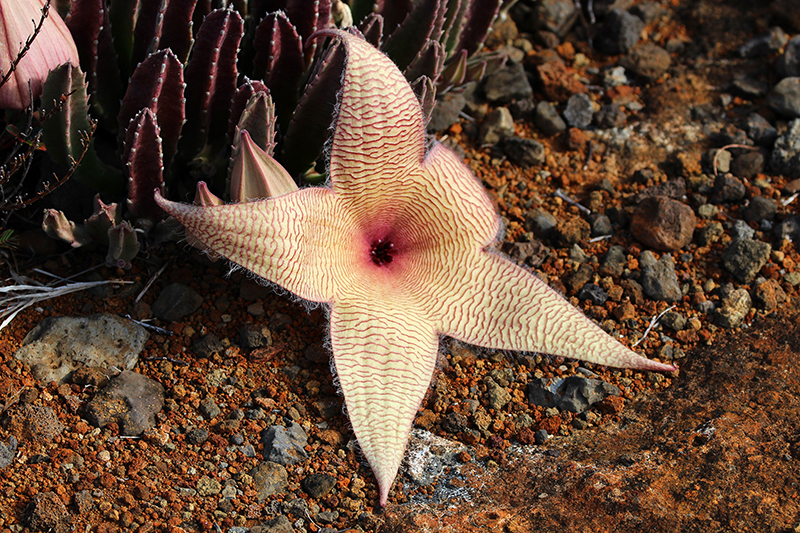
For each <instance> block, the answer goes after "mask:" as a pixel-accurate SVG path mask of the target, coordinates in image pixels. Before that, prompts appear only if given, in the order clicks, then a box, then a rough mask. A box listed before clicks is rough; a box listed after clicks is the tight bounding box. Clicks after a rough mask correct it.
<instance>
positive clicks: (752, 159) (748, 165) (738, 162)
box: [730, 150, 766, 179]
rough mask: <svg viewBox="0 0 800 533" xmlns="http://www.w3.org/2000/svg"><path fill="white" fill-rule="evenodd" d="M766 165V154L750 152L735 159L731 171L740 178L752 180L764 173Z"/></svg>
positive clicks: (756, 151)
mask: <svg viewBox="0 0 800 533" xmlns="http://www.w3.org/2000/svg"><path fill="white" fill-rule="evenodd" d="M765 165H766V162H765V160H764V154H762V153H761V152H760V151H758V150H748V151H747V152H745V153H743V154H740V155H738V156H736V158H734V160H733V161H732V162H731V168H730V170H731V173H732V174H733V175H734V176H736V177H738V178H744V179H750V178H752V177H754V176H755V175H756V174H760V173H762V172H764V167H765Z"/></svg>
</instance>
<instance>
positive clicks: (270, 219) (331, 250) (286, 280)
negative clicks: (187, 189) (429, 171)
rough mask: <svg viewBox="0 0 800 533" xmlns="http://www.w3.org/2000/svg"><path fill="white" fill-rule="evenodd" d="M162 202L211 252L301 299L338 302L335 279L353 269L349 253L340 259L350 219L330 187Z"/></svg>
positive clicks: (158, 195)
mask: <svg viewBox="0 0 800 533" xmlns="http://www.w3.org/2000/svg"><path fill="white" fill-rule="evenodd" d="M156 201H157V202H158V205H160V206H161V208H162V209H164V210H165V211H166V212H168V213H169V214H171V215H172V216H174V217H175V218H177V219H178V220H180V221H181V223H182V224H183V225H184V226H185V227H186V230H187V232H189V233H191V234H192V235H193V236H194V237H195V238H197V239H198V240H199V241H200V242H201V243H203V244H204V245H205V246H207V247H208V248H210V249H211V250H213V251H215V252H217V253H219V254H220V255H222V256H224V257H226V258H228V259H230V260H231V261H233V262H234V263H236V264H238V265H241V266H243V267H244V268H246V269H248V270H250V271H251V272H254V273H255V274H258V275H259V276H261V277H262V278H265V279H267V280H269V281H271V282H273V283H277V284H278V285H280V286H281V287H283V288H285V289H287V290H289V291H291V292H293V293H294V294H296V295H297V296H299V297H301V298H305V299H306V300H311V301H313V302H331V301H332V299H333V292H334V283H333V280H335V279H337V278H339V277H342V276H343V274H342V273H341V271H342V270H344V269H346V268H347V261H346V260H345V258H344V257H343V260H342V261H341V262H335V261H334V259H337V258H338V257H340V255H341V254H339V253H338V250H339V249H340V248H341V243H340V241H341V239H340V236H341V235H342V234H343V232H346V231H348V229H347V228H346V224H347V221H348V217H347V214H346V213H343V212H341V210H340V209H338V208H337V205H336V202H335V199H334V196H333V194H331V192H330V191H329V190H326V189H322V188H313V189H303V190H301V191H297V192H295V193H290V194H285V195H283V196H281V197H280V198H274V199H270V200H263V201H258V202H249V203H244V204H231V205H224V206H218V207H199V206H192V205H186V204H179V203H176V202H170V201H168V200H165V199H164V198H162V197H161V195H160V194H158V193H156Z"/></svg>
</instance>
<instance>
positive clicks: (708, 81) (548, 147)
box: [0, 0, 800, 533]
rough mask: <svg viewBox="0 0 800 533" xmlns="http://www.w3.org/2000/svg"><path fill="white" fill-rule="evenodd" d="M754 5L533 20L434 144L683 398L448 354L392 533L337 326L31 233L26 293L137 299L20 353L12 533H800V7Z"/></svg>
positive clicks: (24, 320)
mask: <svg viewBox="0 0 800 533" xmlns="http://www.w3.org/2000/svg"><path fill="white" fill-rule="evenodd" d="M753 4H754V3H753V2H739V1H722V0H719V1H714V0H701V1H690V0H671V1H665V2H663V3H660V2H650V1H645V2H635V1H633V0H630V1H625V0H618V1H616V2H614V4H613V6H610V7H609V6H608V2H599V1H596V2H594V13H593V14H594V15H596V17H597V20H596V21H593V20H592V15H593V14H592V13H589V12H588V11H584V12H582V14H579V13H578V12H577V11H575V7H574V3H573V2H571V1H552V2H541V6H540V7H537V8H534V7H533V3H531V2H520V3H519V4H518V5H517V6H516V7H515V8H514V9H513V10H512V11H511V17H510V18H509V19H507V20H501V21H499V22H498V24H497V25H496V29H495V31H494V33H493V34H492V36H491V38H490V39H489V41H488V43H487V44H488V46H489V47H491V48H493V49H500V48H505V50H506V52H507V53H508V55H509V57H511V58H512V59H513V60H514V61H513V62H512V63H511V64H510V65H509V66H508V67H507V68H505V69H503V70H501V71H499V72H497V73H495V74H493V75H491V76H489V77H488V78H487V80H486V81H485V83H484V84H483V85H481V86H480V87H477V88H474V89H473V90H468V91H466V92H465V93H463V94H456V93H453V94H448V95H444V96H443V97H442V98H441V102H440V104H439V105H438V106H437V108H436V109H435V112H434V116H433V118H432V122H431V129H432V131H434V132H435V133H436V135H437V137H439V138H440V139H443V142H446V143H448V144H449V145H451V146H453V147H455V148H456V149H458V150H460V151H462V153H463V156H464V159H465V161H466V162H467V163H468V164H469V165H470V167H471V168H472V169H473V170H474V171H475V173H476V174H477V175H478V176H479V177H480V178H481V180H482V181H483V182H484V184H485V185H486V187H487V190H488V191H489V194H490V195H491V197H492V198H493V200H495V201H496V203H497V207H498V209H499V211H500V212H501V214H502V215H503V217H504V218H505V221H506V233H505V238H504V241H503V243H502V245H501V246H500V248H501V251H502V252H503V253H505V254H507V255H508V256H509V257H511V258H513V259H514V260H516V261H518V262H519V263H520V264H523V265H526V266H528V267H530V268H532V269H534V270H536V271H537V272H538V273H540V274H541V275H542V277H544V278H545V279H546V280H547V281H548V282H549V283H550V284H551V286H553V287H555V288H557V289H558V290H560V291H561V292H563V293H564V294H565V296H566V297H567V298H569V299H570V300H571V301H572V302H573V303H574V304H575V305H577V306H578V307H580V308H581V309H583V310H584V312H586V314H587V315H589V316H590V317H592V318H593V319H595V320H597V321H598V322H599V323H601V324H602V325H603V327H604V328H606V329H607V330H608V331H610V332H612V333H613V334H615V335H617V336H619V337H620V338H621V339H622V340H623V342H627V343H630V344H633V343H638V344H637V348H636V349H637V350H639V351H640V352H641V353H644V354H646V355H647V356H648V357H651V358H657V359H660V360H664V361H670V362H673V363H675V364H676V365H678V366H679V367H680V370H679V371H678V372H676V373H674V375H663V374H654V373H637V372H631V371H619V370H614V369H608V368H602V367H596V366H592V365H589V364H581V365H579V364H578V363H575V362H572V361H565V360H560V359H553V358H549V357H547V356H545V355H539V354H517V353H496V352H492V351H487V350H479V349H476V348H474V347H472V346H465V345H461V344H458V343H454V342H449V341H447V340H445V342H444V343H443V345H442V352H441V354H442V357H441V362H440V371H439V373H438V375H437V378H436V381H435V382H434V384H433V385H432V387H431V392H430V394H429V396H428V398H427V399H426V401H425V402H424V404H423V405H422V406H421V408H420V413H419V416H418V418H417V421H416V429H415V431H414V434H413V435H412V439H411V443H410V444H409V450H408V453H407V460H406V463H405V464H404V466H403V468H402V470H401V473H400V475H399V476H398V480H397V482H396V484H395V486H394V489H393V491H392V492H391V494H390V500H389V505H388V506H387V507H386V509H385V510H381V509H380V507H379V506H378V505H377V487H376V485H375V483H374V479H373V477H372V474H371V471H370V470H369V468H368V467H367V466H366V465H365V464H363V461H362V460H361V459H360V457H359V453H358V449H357V445H356V443H355V441H354V438H353V435H352V432H351V431H350V429H349V424H348V421H347V418H346V416H345V415H344V414H343V413H342V399H341V397H339V396H338V395H337V392H336V389H335V388H334V386H333V384H332V381H331V375H330V370H329V352H328V350H327V348H326V347H325V338H326V330H325V312H324V310H323V309H319V308H317V309H306V308H305V307H303V305H302V304H300V303H298V302H296V301H294V300H292V299H291V298H287V297H285V296H281V295H276V294H275V293H274V292H273V291H271V290H269V289H268V288H265V287H262V286H260V285H258V284H257V283H255V282H254V281H252V280H251V279H249V278H247V277H246V276H244V275H242V274H241V273H240V272H235V273H233V274H231V275H228V274H229V273H228V268H227V266H226V265H224V264H223V263H222V262H211V261H209V260H208V258H206V257H204V256H202V255H200V254H199V253H197V252H196V251H194V250H191V249H187V248H186V247H184V246H183V245H182V244H166V245H162V246H160V247H156V248H148V249H147V253H145V254H141V255H140V257H139V258H138V259H137V260H136V261H134V264H133V268H132V269H131V270H130V271H121V270H114V269H111V268H107V267H105V266H100V267H98V268H95V269H93V270H91V271H90V272H88V273H87V272H83V271H84V270H85V269H86V268H88V267H93V266H95V265H102V264H103V263H104V257H103V256H102V254H101V253H100V252H99V251H95V252H92V251H85V250H78V251H65V250H63V249H61V248H58V247H57V246H56V243H54V242H50V241H45V240H41V235H38V234H37V230H31V231H30V232H28V233H26V234H24V236H23V238H22V244H23V246H22V247H21V249H20V250H19V251H17V252H15V253H14V254H13V255H12V254H7V256H6V259H7V260H6V263H5V267H4V270H5V271H6V272H9V271H10V270H11V269H13V270H14V271H15V272H18V273H19V274H22V275H25V276H29V277H30V278H32V279H35V280H37V281H39V282H42V283H46V282H49V281H51V279H52V278H50V277H48V276H47V275H46V274H44V273H43V272H49V273H51V274H54V275H57V276H62V277H67V276H72V275H75V274H77V273H81V272H83V273H81V274H80V275H79V276H78V278H77V279H79V280H81V281H85V280H90V281H91V280H95V281H102V280H123V281H127V282H130V283H128V284H120V283H117V284H105V285H98V286H95V287H93V288H92V289H90V290H88V291H85V292H81V293H74V294H71V295H68V296H62V297H60V298H55V299H51V300H47V301H42V302H39V303H37V304H36V305H34V306H32V307H30V308H28V309H27V310H25V311H23V312H22V313H20V314H19V315H18V316H17V317H16V318H15V319H14V320H13V321H12V322H11V324H10V325H9V326H7V327H6V328H5V329H3V330H2V331H1V332H0V369H1V370H2V378H0V403H1V405H0V412H1V413H2V415H1V416H0V480H1V481H2V486H3V487H4V488H5V489H6V490H4V491H3V494H0V532H1V533H5V532H8V531H14V532H17V531H24V530H33V531H57V532H61V531H71V530H81V531H84V530H85V531H128V530H131V531H143V532H146V531H198V530H214V531H226V532H231V533H239V532H246V531H252V532H275V533H278V532H281V533H283V532H291V531H295V532H298V533H299V532H318V531H324V532H326V533H331V532H333V531H337V532H341V531H365V532H371V531H386V532H389V531H397V532H401V531H402V532H416V531H419V532H423V531H453V532H462V531H465V532H466V531H470V532H471V531H486V530H491V531H506V532H509V533H516V532H527V531H533V530H537V531H539V530H542V531H637V532H638V531H643V530H647V531H662V530H663V531H775V532H791V531H800V504H798V501H799V500H800V497H799V496H798V490H800V489H799V488H798V480H799V479H800V466H799V465H800V382H799V381H798V378H797V372H796V362H797V361H798V354H800V341H799V340H798V339H799V338H800V332H799V331H798V324H799V323H800V308H798V303H800V294H798V285H800V269H798V268H797V264H798V262H800V254H798V250H797V246H796V242H797V241H798V239H800V217H799V216H798V205H800V200H797V199H796V197H797V192H798V191H799V190H800V180H799V179H798V178H800V120H798V118H800V5H798V3H797V2H796V0H773V1H772V2H764V3H762V4H763V5H762V4H759V5H758V6H755V5H753ZM611 8H614V9H611ZM589 38H591V44H592V45H591V46H590V44H589ZM731 145H735V146H731ZM723 147H726V148H725V149H722V148H723ZM23 229H24V228H23ZM30 247H35V248H36V249H37V253H36V254H31V252H30V251H29V248H30ZM48 248H49V249H48ZM34 268H36V269H39V270H38V271H34V270H33V269H34ZM4 277H8V276H4ZM9 283H10V282H9ZM125 315H129V316H130V317H132V318H133V319H135V320H137V321H138V322H133V321H131V320H129V319H127V318H122V316H125ZM656 317H658V320H657V321H655V322H654V321H653V319H654V318H656ZM142 324H146V325H147V326H148V327H144V326H143V325H142ZM651 325H652V327H650V326H651ZM153 326H155V327H153ZM26 335H28V336H27V337H26ZM87 346H88V347H87ZM76 361H77V363H76Z"/></svg>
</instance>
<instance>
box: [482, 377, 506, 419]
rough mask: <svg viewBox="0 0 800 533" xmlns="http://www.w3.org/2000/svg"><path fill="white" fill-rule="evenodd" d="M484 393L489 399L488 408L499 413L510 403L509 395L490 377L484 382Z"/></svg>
mask: <svg viewBox="0 0 800 533" xmlns="http://www.w3.org/2000/svg"><path fill="white" fill-rule="evenodd" d="M484 383H485V384H486V393H487V397H488V399H489V407H491V408H492V409H494V410H495V411H500V410H502V409H503V407H505V406H506V405H507V404H508V402H510V401H511V393H509V392H508V390H506V388H505V387H501V386H500V385H498V384H497V383H496V382H495V380H493V379H492V378H491V377H487V378H486V379H485V380H484Z"/></svg>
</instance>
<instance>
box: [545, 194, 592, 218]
mask: <svg viewBox="0 0 800 533" xmlns="http://www.w3.org/2000/svg"><path fill="white" fill-rule="evenodd" d="M553 195H554V196H555V197H556V198H561V199H562V200H564V201H565V202H567V203H568V204H572V205H574V206H575V207H577V208H578V209H580V210H581V212H583V213H586V214H587V215H591V214H592V211H591V210H590V209H589V208H588V207H585V206H583V205H581V204H579V203H578V202H576V201H575V200H573V199H572V198H570V197H569V196H567V195H566V194H565V193H564V191H562V190H561V189H556V192H555V193H553Z"/></svg>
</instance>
